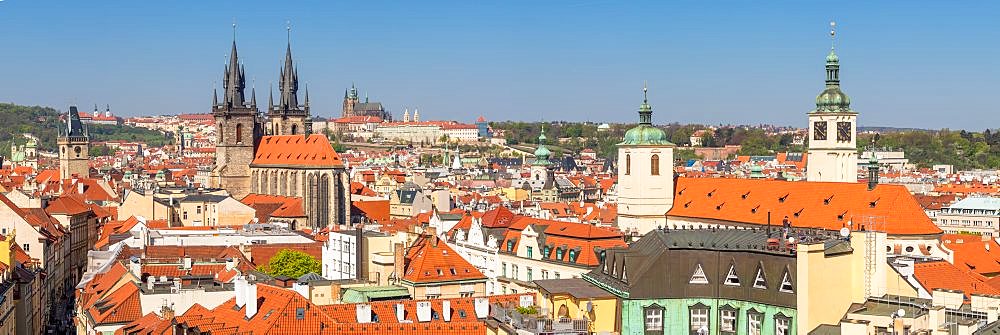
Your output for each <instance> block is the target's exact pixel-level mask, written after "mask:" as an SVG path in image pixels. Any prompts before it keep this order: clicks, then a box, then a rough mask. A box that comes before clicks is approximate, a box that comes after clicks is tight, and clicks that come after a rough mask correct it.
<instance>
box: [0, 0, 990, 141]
mask: <svg viewBox="0 0 1000 335" xmlns="http://www.w3.org/2000/svg"><path fill="white" fill-rule="evenodd" d="M53 2H55V3H60V5H56V6H53ZM998 10H1000V3H993V2H987V3H963V4H961V5H955V4H951V3H922V4H919V5H913V4H912V3H909V2H882V3H876V4H872V3H867V2H860V1H843V2H838V3H837V6H835V8H834V9H832V10H831V9H830V8H829V6H826V5H824V4H822V3H816V4H804V3H798V2H785V1H779V2H770V3H764V4H751V3H744V2H737V1H733V2H723V3H689V4H666V3H659V2H636V3H626V4H622V3H615V2H609V1H604V0H593V1H585V2H582V3H569V2H567V3H559V2H545V3H534V2H526V1H513V2H509V3H502V4H479V3H455V2H436V1H434V2H428V3H419V4H418V3H408V2H395V1H375V2H370V3H368V2H366V3H359V4H354V5H352V6H338V5H337V4H332V3H327V2H324V1H302V2H296V3H293V4H288V3H272V2H264V1H218V2H200V1H179V2H174V3H169V4H164V3H148V2H137V3H113V4H108V3H100V2H87V3H79V2H73V1H68V0H57V1H26V0H11V1H3V2H2V3H0V29H3V30H4V31H5V34H4V37H2V40H0V43H3V44H4V45H6V46H8V50H9V52H6V53H2V54H0V64H4V65H5V67H7V70H8V71H6V73H5V77H6V78H7V80H4V81H2V82H0V92H5V94H6V95H7V96H4V97H0V100H10V101H14V102H17V103H20V104H24V103H25V102H30V103H28V104H29V105H39V106H50V107H53V108H56V109H59V110H65V109H66V108H67V107H68V106H69V104H71V103H75V104H76V105H78V106H81V108H82V110H85V111H89V108H87V107H86V106H92V105H93V104H94V103H97V104H99V105H100V106H102V109H103V106H104V105H106V104H110V105H111V110H112V112H113V113H115V114H116V115H120V116H124V117H128V116H139V115H159V114H195V113H197V114H201V113H207V112H209V111H210V104H211V94H212V87H213V86H216V87H220V88H221V84H219V82H220V81H221V78H222V70H223V63H224V62H225V55H226V54H228V51H229V47H230V44H231V43H232V39H233V30H232V22H233V19H234V18H235V19H236V24H237V30H236V42H237V46H238V47H239V51H240V58H241V60H242V61H243V62H244V64H245V66H246V67H247V83H246V84H247V94H248V95H249V93H250V87H251V86H254V85H256V86H257V87H256V88H257V89H258V92H257V93H258V95H259V96H258V99H259V100H258V102H260V103H262V104H264V103H266V101H267V89H268V87H269V86H270V83H271V82H276V81H277V78H278V76H277V72H278V69H279V63H280V62H281V60H282V59H283V57H284V49H285V45H286V43H287V42H288V41H287V36H288V31H287V30H286V27H287V24H288V23H287V22H288V21H291V34H290V36H291V46H292V53H293V56H294V59H295V61H296V64H297V66H298V68H299V75H300V79H301V82H302V84H301V85H300V86H301V87H300V88H301V89H304V88H305V87H306V86H308V87H309V90H310V98H311V102H312V107H313V114H314V116H319V117H324V118H331V117H337V116H339V114H340V110H341V103H342V98H343V92H344V90H345V89H347V88H350V87H351V86H352V84H354V85H356V86H357V87H358V89H359V93H360V94H361V95H364V94H366V93H367V94H368V95H369V96H370V98H371V100H372V101H379V102H382V103H383V105H384V106H385V107H386V109H387V110H389V111H391V112H392V113H393V115H395V116H397V118H398V116H399V115H401V114H402V111H403V109H404V107H409V108H410V110H411V112H412V110H413V108H417V107H419V108H420V111H421V114H422V116H423V118H424V119H439V120H444V119H449V120H457V121H461V122H472V121H473V120H475V119H476V118H477V117H478V116H479V115H483V116H485V117H486V118H487V119H488V120H512V121H518V120H520V121H535V122H537V121H542V120H566V121H573V122H584V121H591V122H599V123H600V122H608V123H630V122H635V120H636V119H637V116H636V114H635V110H636V109H637V108H638V105H639V103H640V102H641V99H642V93H641V87H642V85H643V82H644V81H647V82H648V83H649V87H650V90H649V99H650V103H651V104H652V105H653V109H654V114H653V121H654V123H656V124H669V123H673V122H679V123H682V124H705V125H716V124H720V123H722V124H772V125H782V124H783V125H788V126H792V127H805V126H806V122H807V121H806V113H807V112H808V111H810V110H811V109H812V108H813V107H814V99H815V96H816V95H817V94H818V93H819V92H820V91H822V89H823V85H824V84H823V76H824V69H823V59H824V57H825V56H826V53H827V52H828V51H829V49H830V43H831V41H830V38H829V36H828V30H829V26H828V23H829V22H830V21H831V20H834V21H837V22H838V25H837V31H838V37H837V40H836V48H837V53H838V54H839V55H840V58H841V66H842V68H841V69H842V79H843V88H844V91H845V92H846V93H847V94H848V95H849V96H850V97H851V98H852V100H853V105H852V107H853V108H854V110H856V111H857V112H858V113H859V124H860V125H862V126H864V125H866V124H878V125H883V126H872V127H894V128H918V129H927V130H937V129H943V128H948V129H956V130H958V129H965V130H969V131H983V130H984V129H985V128H986V127H988V126H992V125H1000V110H998V109H1000V107H998V106H997V105H996V104H995V102H994V101H993V100H995V98H992V96H994V95H995V94H996V92H1000V82H998V81H997V80H996V78H998V77H1000V62H997V61H996V60H995V59H994V58H993V56H992V55H995V54H998V53H1000V45H998V44H997V43H983V41H996V40H1000V23H998V22H997V20H995V18H994V17H992V16H991V13H995V12H997V11H998ZM151 12H153V13H156V14H157V15H155V16H151V15H147V14H148V13H151ZM39 18H44V19H39ZM255 82H256V83H255ZM302 93H303V92H301V90H300V95H301V94H302ZM956 110H957V111H961V112H960V114H956V112H955V111H956ZM984 125H985V126H984ZM980 128H981V129H980Z"/></svg>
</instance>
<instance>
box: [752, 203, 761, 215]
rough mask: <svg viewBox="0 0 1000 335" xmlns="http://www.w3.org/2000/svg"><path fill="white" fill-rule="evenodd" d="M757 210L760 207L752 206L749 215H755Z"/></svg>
mask: <svg viewBox="0 0 1000 335" xmlns="http://www.w3.org/2000/svg"><path fill="white" fill-rule="evenodd" d="M758 208H760V205H757V206H754V208H751V209H750V213H757V209H758Z"/></svg>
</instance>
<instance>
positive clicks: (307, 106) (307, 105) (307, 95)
mask: <svg viewBox="0 0 1000 335" xmlns="http://www.w3.org/2000/svg"><path fill="white" fill-rule="evenodd" d="M306 108H309V84H308V83H306Z"/></svg>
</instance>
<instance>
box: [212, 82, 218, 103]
mask: <svg viewBox="0 0 1000 335" xmlns="http://www.w3.org/2000/svg"><path fill="white" fill-rule="evenodd" d="M218 105H219V90H218V89H216V88H215V83H212V106H213V107H214V106H218Z"/></svg>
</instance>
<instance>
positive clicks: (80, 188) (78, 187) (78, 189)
mask: <svg viewBox="0 0 1000 335" xmlns="http://www.w3.org/2000/svg"><path fill="white" fill-rule="evenodd" d="M83 191H84V189H83V183H77V184H76V193H79V194H83Z"/></svg>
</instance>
